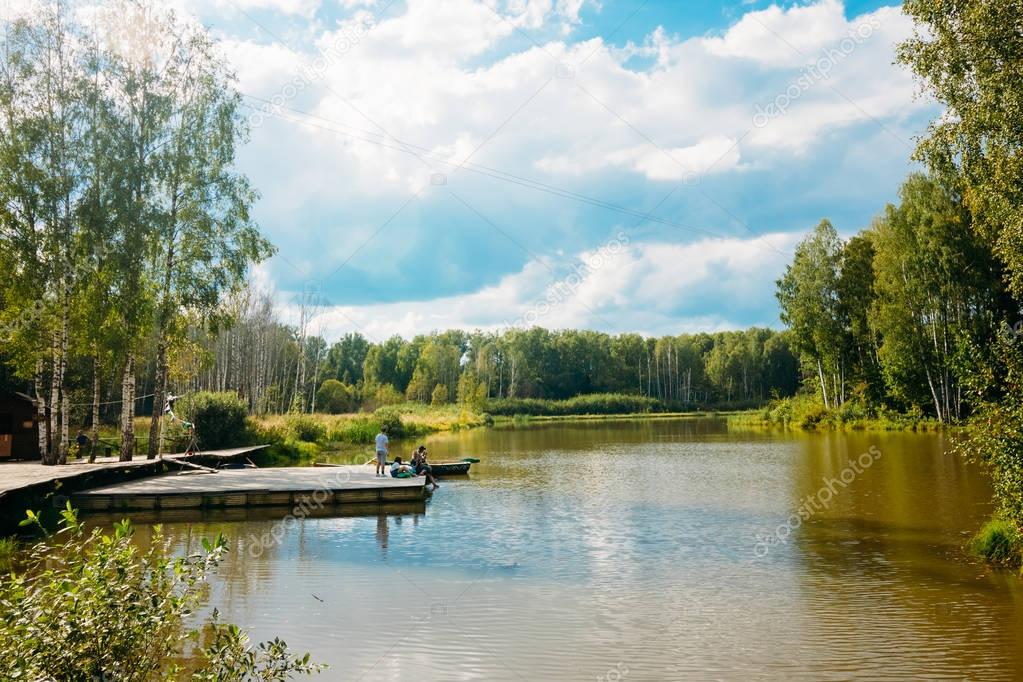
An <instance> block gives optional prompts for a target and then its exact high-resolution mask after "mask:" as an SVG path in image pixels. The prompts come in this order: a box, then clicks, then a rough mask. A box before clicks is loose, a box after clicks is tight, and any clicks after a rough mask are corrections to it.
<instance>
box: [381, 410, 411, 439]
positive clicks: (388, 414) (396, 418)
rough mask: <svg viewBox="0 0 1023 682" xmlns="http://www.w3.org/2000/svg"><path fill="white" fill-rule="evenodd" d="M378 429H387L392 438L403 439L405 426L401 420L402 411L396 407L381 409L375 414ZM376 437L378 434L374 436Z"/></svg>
mask: <svg viewBox="0 0 1023 682" xmlns="http://www.w3.org/2000/svg"><path fill="white" fill-rule="evenodd" d="M373 419H374V420H375V421H376V422H377V425H378V426H377V428H378V429H386V430H387V435H388V436H390V437H391V438H401V437H402V436H404V435H406V434H405V424H404V423H403V422H402V420H401V411H400V410H398V409H397V408H395V407H381V408H380V409H378V410H377V411H376V412H374V413H373ZM374 435H376V434H374Z"/></svg>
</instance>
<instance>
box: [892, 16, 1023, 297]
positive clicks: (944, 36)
mask: <svg viewBox="0 0 1023 682" xmlns="http://www.w3.org/2000/svg"><path fill="white" fill-rule="evenodd" d="M902 8H903V12H905V13H906V14H907V15H908V16H910V17H912V18H913V19H914V20H915V21H916V30H915V32H914V35H913V37H912V38H910V39H909V40H907V41H906V42H904V43H903V44H902V45H900V46H899V51H898V57H899V60H900V61H901V62H902V63H903V64H906V65H908V66H909V67H910V68H911V69H912V70H913V72H914V73H915V74H916V76H917V78H918V79H919V80H920V82H921V84H922V85H923V86H924V89H925V91H926V94H927V95H929V96H931V97H933V98H935V99H936V100H937V101H938V102H939V103H940V104H941V105H942V108H943V109H944V114H943V115H942V116H941V117H940V118H938V119H937V120H935V121H934V122H933V123H931V125H930V128H929V129H928V135H927V136H926V137H925V138H924V139H923V140H921V142H920V145H919V147H918V149H917V157H918V158H920V159H922V160H924V161H926V162H927V164H928V166H929V167H930V168H931V170H932V172H934V173H935V174H936V175H938V176H939V177H941V178H943V179H945V180H947V181H948V182H950V183H951V184H953V185H954V186H955V187H956V188H957V189H958V190H959V191H960V192H961V194H962V195H963V198H964V201H965V204H966V206H967V207H968V208H969V209H970V212H971V214H972V216H973V221H974V226H975V228H976V229H977V230H978V231H979V232H980V234H981V235H982V236H983V237H985V238H986V240H987V241H988V243H991V244H992V245H993V248H994V251H995V253H996V254H997V255H998V257H999V258H1000V259H1001V261H1002V263H1004V264H1005V266H1006V268H1007V273H1006V278H1005V279H1006V284H1007V286H1008V289H1009V290H1010V291H1012V292H1013V293H1014V294H1015V296H1016V297H1017V298H1023V71H1021V70H1020V69H1019V68H1018V65H1019V63H1020V56H1021V55H1023V32H1021V31H1020V25H1019V17H1020V5H1019V2H1015V1H1007V0H956V1H955V2H950V1H949V0H906V1H905V2H904V3H903V6H902Z"/></svg>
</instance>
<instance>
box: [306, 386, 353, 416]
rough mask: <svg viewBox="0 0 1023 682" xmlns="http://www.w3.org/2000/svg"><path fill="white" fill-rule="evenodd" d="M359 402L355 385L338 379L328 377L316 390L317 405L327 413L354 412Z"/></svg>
mask: <svg viewBox="0 0 1023 682" xmlns="http://www.w3.org/2000/svg"><path fill="white" fill-rule="evenodd" d="M357 403H358V401H357V400H356V395H355V387H354V386H351V385H349V384H343V383H341V382H340V381H338V380H337V379H327V380H326V381H324V382H323V383H322V384H320V389H319V390H318V391H316V407H317V409H319V410H320V411H321V412H326V413H327V414H344V413H345V412H354V411H355V408H356V405H357Z"/></svg>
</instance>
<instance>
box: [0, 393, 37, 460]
mask: <svg viewBox="0 0 1023 682" xmlns="http://www.w3.org/2000/svg"><path fill="white" fill-rule="evenodd" d="M10 459H39V423H38V417H37V415H36V404H35V400H33V399H32V398H31V397H30V396H27V395H25V394H24V393H10V394H0V462H2V461H6V460H10Z"/></svg>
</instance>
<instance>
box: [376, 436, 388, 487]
mask: <svg viewBox="0 0 1023 682" xmlns="http://www.w3.org/2000/svg"><path fill="white" fill-rule="evenodd" d="M376 444H377V476H385V477H386V476H387V451H388V450H389V449H390V441H388V440H387V427H381V428H380V433H378V434H377V437H376Z"/></svg>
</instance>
